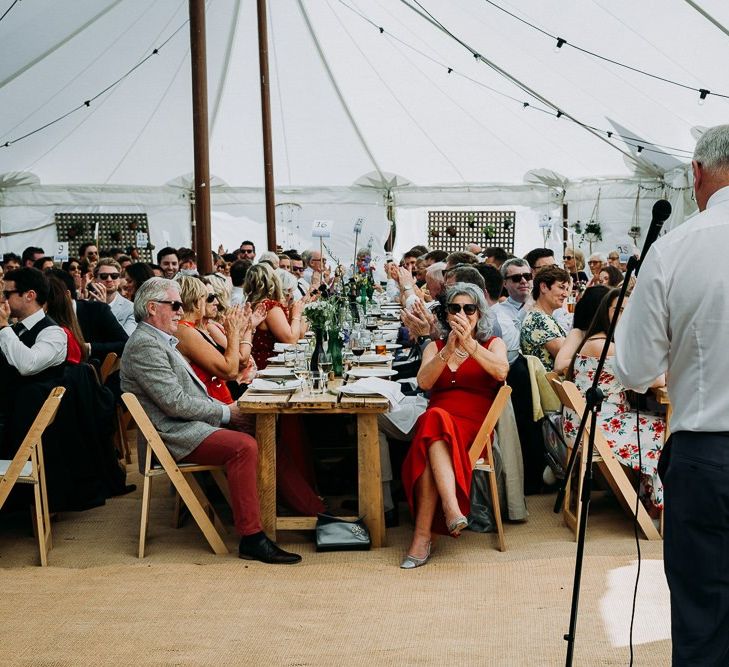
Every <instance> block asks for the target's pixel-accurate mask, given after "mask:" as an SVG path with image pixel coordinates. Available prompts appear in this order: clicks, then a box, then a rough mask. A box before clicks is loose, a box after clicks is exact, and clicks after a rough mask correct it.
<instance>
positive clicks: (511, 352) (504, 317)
mask: <svg viewBox="0 0 729 667" xmlns="http://www.w3.org/2000/svg"><path fill="white" fill-rule="evenodd" d="M491 312H492V313H493V314H494V316H495V317H496V321H497V322H498V323H499V326H500V327H501V340H503V341H504V344H505V345H506V356H507V357H508V359H509V363H510V364H511V363H513V362H514V360H515V359H516V358H517V357H518V356H519V352H520V351H521V346H520V342H521V341H520V337H521V336H520V334H521V332H520V329H518V328H517V326H516V324H515V323H514V320H513V319H512V318H511V317H510V315H509V313H508V312H507V311H506V310H505V309H504V308H497V307H496V304H494V305H493V306H492V307H491Z"/></svg>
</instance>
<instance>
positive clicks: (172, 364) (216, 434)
mask: <svg viewBox="0 0 729 667" xmlns="http://www.w3.org/2000/svg"><path fill="white" fill-rule="evenodd" d="M181 308H182V303H181V302H180V292H179V287H178V285H177V283H175V282H174V281H172V280H167V279H165V278H150V279H149V280H147V281H146V282H145V283H144V284H143V285H142V286H141V287H140V288H139V290H138V291H137V293H136V295H135V298H134V316H135V318H136V320H137V322H138V326H137V328H136V329H135V331H134V333H133V334H132V335H131V336H130V338H129V341H128V342H127V344H126V347H125V348H124V354H123V355H122V359H121V387H122V390H123V391H128V392H131V393H133V394H134V395H135V396H136V397H137V398H138V399H139V402H140V403H141V404H142V406H143V407H144V409H145V411H146V412H147V415H149V418H150V419H151V420H152V423H153V424H154V425H155V428H156V429H157V431H158V432H159V434H160V436H161V437H162V440H164V442H165V444H166V445H167V448H168V449H169V451H170V454H172V456H173V457H174V459H175V460H176V461H184V462H186V463H199V464H204V465H225V471H226V473H227V477H228V484H229V486H230V496H231V504H232V506H233V507H232V509H233V518H234V521H235V527H236V530H237V531H238V533H239V534H240V535H241V540H240V546H239V549H238V552H239V555H240V556H241V558H249V559H253V560H260V561H263V562H264V563H298V562H299V561H300V560H301V556H299V555H298V554H292V553H288V552H286V551H283V550H282V549H280V548H279V547H278V546H277V545H276V544H275V543H274V542H272V541H271V540H270V539H268V537H267V536H266V534H265V533H264V532H263V530H262V527H261V512H260V506H259V502H258V490H257V487H256V465H257V460H258V445H257V443H256V441H255V440H254V439H253V438H252V437H251V436H250V435H248V434H246V433H242V432H241V431H236V430H234V429H236V428H241V427H242V426H243V424H244V417H243V415H242V414H241V413H240V411H239V410H238V407H237V405H236V404H235V403H231V404H230V405H224V404H223V403H220V402H219V401H216V400H214V399H212V398H211V397H210V396H209V395H208V393H207V391H206V389H205V385H204V384H203V383H202V382H201V381H200V379H199V378H198V377H197V375H195V373H194V371H193V370H192V367H191V366H190V364H189V363H188V362H187V360H186V359H185V358H184V357H183V356H182V355H181V354H180V352H178V350H177V347H176V346H177V339H176V338H175V337H174V334H175V332H176V331H177V323H178V321H179V319H180V317H181V316H182V310H181Z"/></svg>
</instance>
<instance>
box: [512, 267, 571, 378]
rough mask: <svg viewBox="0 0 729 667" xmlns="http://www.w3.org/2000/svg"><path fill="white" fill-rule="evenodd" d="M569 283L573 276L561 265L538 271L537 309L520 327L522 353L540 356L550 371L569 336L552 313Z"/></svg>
mask: <svg viewBox="0 0 729 667" xmlns="http://www.w3.org/2000/svg"><path fill="white" fill-rule="evenodd" d="M569 280H570V274H569V273H567V271H565V270H564V269H561V268H560V267H558V266H547V267H546V268H543V269H540V270H539V271H537V273H536V275H535V276H534V287H533V288H532V298H533V299H534V307H533V308H532V310H531V311H530V312H528V313H527V315H526V317H525V318H524V322H523V323H522V325H521V351H522V352H523V353H524V354H530V355H533V356H535V357H538V358H539V359H540V360H541V362H542V363H543V364H544V367H545V368H546V369H547V370H548V371H551V370H552V368H553V367H554V358H555V357H556V356H557V352H559V350H560V348H561V347H562V345H564V341H565V337H566V335H567V334H566V333H565V331H564V329H563V328H562V327H561V326H560V325H559V323H558V322H557V320H556V319H555V318H554V317H553V313H554V311H555V310H557V309H558V308H561V307H562V304H563V303H564V300H565V299H566V298H567V295H568V294H569Z"/></svg>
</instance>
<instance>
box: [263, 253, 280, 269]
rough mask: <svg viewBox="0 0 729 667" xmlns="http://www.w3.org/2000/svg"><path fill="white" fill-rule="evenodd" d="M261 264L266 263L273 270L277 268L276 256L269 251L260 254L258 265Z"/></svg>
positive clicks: (277, 260)
mask: <svg viewBox="0 0 729 667" xmlns="http://www.w3.org/2000/svg"><path fill="white" fill-rule="evenodd" d="M261 262H267V263H268V264H270V265H271V266H272V267H273V269H274V270H275V269H277V268H278V267H279V259H278V255H277V254H276V253H275V252H271V251H270V250H266V252H262V253H261V256H260V257H259V258H258V263H259V264H260V263H261Z"/></svg>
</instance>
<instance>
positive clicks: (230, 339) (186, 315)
mask: <svg viewBox="0 0 729 667" xmlns="http://www.w3.org/2000/svg"><path fill="white" fill-rule="evenodd" d="M175 281H176V282H177V283H178V284H179V285H180V300H181V301H182V319H181V320H180V322H179V325H178V328H177V338H178V339H179V341H180V342H179V343H178V344H177V349H178V350H179V352H180V353H181V354H182V355H183V356H184V357H185V358H186V359H187V360H188V361H189V362H190V366H192V370H193V371H194V372H195V375H197V376H198V377H199V378H200V380H202V382H203V383H204V384H205V387H206V389H207V390H208V394H209V395H210V396H212V397H213V398H216V399H218V400H219V401H221V402H223V403H226V404H228V403H232V402H233V397H232V396H231V394H230V390H229V389H228V387H227V385H226V380H232V379H233V378H235V377H236V375H238V371H239V367H240V362H241V359H240V349H241V347H242V343H243V342H244V341H245V340H246V338H245V336H246V335H248V341H247V342H248V345H251V340H250V335H251V333H250V328H249V327H248V324H249V321H250V316H249V317H248V318H247V319H246V318H245V316H244V313H243V310H242V309H241V308H239V307H236V308H233V309H231V310H230V311H229V312H228V313H227V315H226V317H225V318H224V320H223V327H224V329H225V337H226V346H225V347H223V346H222V345H219V344H218V343H216V342H215V341H214V340H213V339H212V338H211V337H210V334H208V333H207V331H202V330H201V329H200V328H198V325H199V323H200V322H201V320H202V319H203V317H204V316H205V307H206V303H207V298H208V290H207V287H206V286H205V284H204V283H203V282H202V280H200V278H198V277H197V276H186V275H182V274H178V275H177V277H176V278H175ZM244 332H247V333H244Z"/></svg>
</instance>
